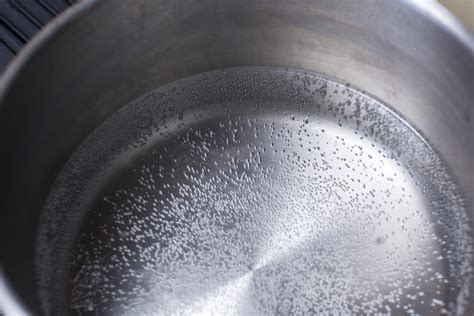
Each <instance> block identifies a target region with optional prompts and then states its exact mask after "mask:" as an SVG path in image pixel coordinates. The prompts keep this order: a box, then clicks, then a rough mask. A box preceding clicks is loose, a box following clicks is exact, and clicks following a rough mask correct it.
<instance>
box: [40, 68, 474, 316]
mask: <svg viewBox="0 0 474 316" xmlns="http://www.w3.org/2000/svg"><path fill="white" fill-rule="evenodd" d="M45 213H46V214H54V216H52V217H50V218H52V219H51V220H49V221H48V222H46V223H44V228H43V234H42V235H41V236H42V237H41V239H40V246H42V247H41V249H42V250H41V251H40V252H39V256H38V257H39V259H38V262H39V266H40V267H41V269H40V271H43V273H44V274H43V275H42V284H43V287H44V291H43V292H44V294H43V296H44V298H45V301H46V302H48V303H47V305H48V304H49V305H50V306H46V308H47V309H50V310H54V307H51V306H53V305H55V304H58V303H57V302H60V301H61V300H60V299H58V297H59V296H62V297H64V298H65V300H66V304H67V305H68V306H69V307H70V308H71V309H72V310H73V311H75V312H77V313H80V314H83V313H88V312H89V313H92V314H100V315H104V314H114V315H115V314H121V313H124V314H130V315H141V314H147V315H148V314H179V315H181V314H183V315H186V314H203V315H210V314H216V315H233V314H241V315H249V314H255V315H256V314H258V315H265V314H275V313H279V314H289V313H295V314H308V313H320V312H330V313H343V314H347V313H375V312H378V313H399V312H403V313H419V312H420V311H427V310H428V311H432V312H433V313H444V312H462V308H463V304H464V303H465V300H466V298H467V295H468V294H467V288H468V286H469V282H470V277H471V271H470V256H471V249H470V245H471V242H470V240H469V237H468V227H467V225H466V222H467V219H466V215H465V214H466V210H465V209H464V206H463V202H462V198H461V197H460V196H459V194H458V193H457V188H456V185H455V184H454V183H453V181H452V180H451V177H450V176H449V174H448V173H447V172H446V170H445V168H444V166H443V163H442V161H441V159H440V158H439V157H438V156H437V154H436V153H435V152H434V151H433V149H432V148H431V147H430V146H429V145H428V144H427V142H426V141H425V140H423V138H421V137H420V135H419V134H418V133H417V132H416V131H415V130H414V129H412V128H411V127H410V126H409V125H407V123H406V122H404V121H403V120H402V119H401V118H400V117H399V116H398V115H397V114H395V113H394V112H393V111H391V110H390V109H388V108H387V107H385V106H383V105H381V104H380V103H379V102H378V101H376V100H374V99H373V98H371V97H369V96H367V95H366V94H364V93H363V92H361V91H358V90H356V89H354V88H352V87H350V86H349V84H341V83H338V82H335V81H332V80H330V79H328V78H325V77H322V76H320V75H317V74H313V73H307V72H302V71H297V70H288V69H278V68H265V67H255V68H233V69H227V70H217V71H212V72H208V73H204V74H199V75H196V76H192V77H189V78H185V79H182V80H180V81H176V82H173V83H170V84H168V85H166V86H164V87H161V88H159V89H157V90H154V91H151V92H149V93H147V94H146V95H144V96H142V97H140V98H139V99H137V100H135V101H134V102H132V103H130V104H128V105H127V106H125V107H123V108H122V109H121V110H120V111H118V112H117V113H116V114H114V115H113V116H112V117H110V118H109V119H108V120H107V121H106V122H104V123H103V124H102V125H101V126H100V127H99V128H97V129H96V131H94V133H93V134H92V135H91V136H90V137H89V138H88V139H87V140H86V141H85V142H84V143H83V144H82V145H81V146H80V148H79V149H78V150H77V151H76V152H75V154H74V155H73V156H72V158H71V159H70V160H69V162H68V164H67V165H66V167H65V168H64V170H63V171H62V173H61V174H60V176H59V178H58V179H57V181H56V184H55V186H54V188H53V191H52V192H51V194H50V196H49V199H48V202H47V204H46V206H45ZM78 221H82V222H83V225H82V226H81V229H80V231H74V230H71V227H73V226H74V225H75V226H77V222H78ZM71 241H73V243H72V244H71ZM70 245H72V246H73V247H72V249H73V250H72V252H71V251H70ZM52 257H53V258H56V259H57V258H62V257H64V258H68V259H67V260H68V262H67V263H66V262H62V261H60V260H52V259H51V258H52ZM66 264H67V266H68V269H67V271H65V272H66V273H65V274H64V275H66V276H67V281H66V283H61V281H60V280H58V278H59V276H60V275H63V274H61V273H57V271H63V270H62V268H63V266H60V265H66ZM52 284H62V287H61V286H59V285H58V286H53V285H52ZM64 293H66V295H64ZM69 307H68V308H69Z"/></svg>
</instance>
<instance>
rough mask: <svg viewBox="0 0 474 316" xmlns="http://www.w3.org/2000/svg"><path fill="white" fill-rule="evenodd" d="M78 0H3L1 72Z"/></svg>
mask: <svg viewBox="0 0 474 316" xmlns="http://www.w3.org/2000/svg"><path fill="white" fill-rule="evenodd" d="M75 1H76V0H0V73H1V72H3V70H4V69H5V68H6V66H7V65H8V63H9V62H10V61H11V60H12V59H13V57H14V56H15V55H16V54H17V53H18V52H19V51H20V49H21V48H22V47H23V46H24V45H25V44H26V43H27V42H28V41H29V40H30V39H31V38H32V37H33V35H35V34H36V33H37V32H38V31H39V30H40V29H41V28H42V27H43V26H44V25H46V23H48V22H49V21H50V20H51V19H52V18H54V17H55V16H56V15H58V14H59V13H61V12H62V11H63V10H65V9H66V8H67V7H68V6H70V5H71V4H73V3H74V2H75Z"/></svg>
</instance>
